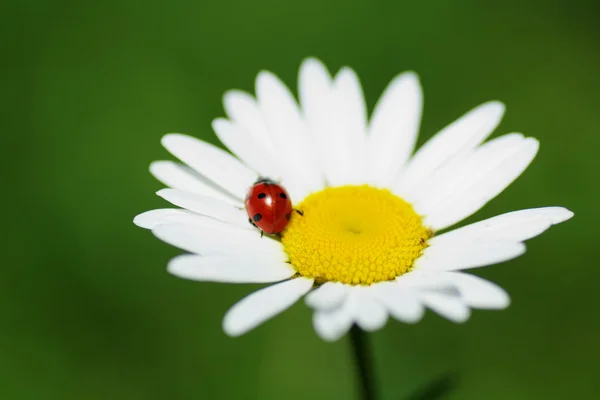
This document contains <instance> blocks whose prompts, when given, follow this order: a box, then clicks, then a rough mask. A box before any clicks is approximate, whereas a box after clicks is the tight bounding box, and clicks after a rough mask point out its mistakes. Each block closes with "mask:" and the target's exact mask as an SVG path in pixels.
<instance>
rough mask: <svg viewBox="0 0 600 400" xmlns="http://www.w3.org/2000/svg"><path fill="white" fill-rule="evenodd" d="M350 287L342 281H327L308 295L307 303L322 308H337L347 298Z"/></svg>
mask: <svg viewBox="0 0 600 400" xmlns="http://www.w3.org/2000/svg"><path fill="white" fill-rule="evenodd" d="M347 291H348V287H347V286H346V285H344V284H343V283H340V282H326V283H324V284H323V285H321V286H320V287H319V288H317V289H315V290H313V291H312V292H310V293H309V294H308V295H306V299H305V301H306V304H307V305H308V306H309V307H312V308H317V309H320V310H326V309H327V310H328V309H332V308H336V307H338V306H340V305H341V304H342V302H343V301H344V299H345V298H346V293H347Z"/></svg>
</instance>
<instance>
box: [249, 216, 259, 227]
mask: <svg viewBox="0 0 600 400" xmlns="http://www.w3.org/2000/svg"><path fill="white" fill-rule="evenodd" d="M248 222H250V225H252V226H253V227H255V228H258V227H257V226H256V224H255V223H254V222H252V218H248Z"/></svg>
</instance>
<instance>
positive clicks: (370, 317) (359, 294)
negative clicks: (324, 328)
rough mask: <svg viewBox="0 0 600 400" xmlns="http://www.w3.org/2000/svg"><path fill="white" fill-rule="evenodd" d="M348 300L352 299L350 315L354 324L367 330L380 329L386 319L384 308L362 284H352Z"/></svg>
mask: <svg viewBox="0 0 600 400" xmlns="http://www.w3.org/2000/svg"><path fill="white" fill-rule="evenodd" d="M350 289H351V290H350V292H349V293H348V297H349V299H348V301H352V302H353V303H354V304H353V305H352V315H353V317H354V321H355V322H356V324H357V325H358V326H359V327H360V328H361V329H363V330H365V331H367V332H373V331H376V330H378V329H381V328H382V327H383V326H384V325H385V323H386V322H387V319H388V314H387V311H386V309H385V308H384V307H383V306H382V305H381V304H380V303H378V302H377V301H375V299H374V298H373V297H372V295H371V293H370V291H368V290H367V288H365V287H363V286H352V287H350Z"/></svg>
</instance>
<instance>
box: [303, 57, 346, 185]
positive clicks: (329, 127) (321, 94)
mask: <svg viewBox="0 0 600 400" xmlns="http://www.w3.org/2000/svg"><path fill="white" fill-rule="evenodd" d="M298 92H299V97H300V104H301V108H302V114H303V116H304V118H305V120H306V124H307V127H308V129H309V130H310V132H311V133H312V136H313V138H314V141H315V151H316V154H317V158H318V162H319V166H320V168H321V170H322V171H323V174H324V177H325V178H326V179H327V181H328V182H333V181H335V180H336V179H337V176H338V175H339V173H340V171H341V170H342V168H341V167H340V162H341V161H340V160H338V157H339V156H342V155H343V151H342V150H340V149H339V148H338V147H336V139H337V138H338V137H340V136H341V135H343V133H342V132H341V127H340V124H339V121H338V118H337V115H336V103H335V100H336V99H335V97H334V93H333V85H332V81H331V76H330V75H329V72H328V71H327V68H326V67H325V65H323V63H322V62H321V61H319V60H317V59H314V58H308V59H306V60H305V61H304V62H303V63H302V65H301V66H300V72H299V74H298ZM337 141H338V142H339V140H337Z"/></svg>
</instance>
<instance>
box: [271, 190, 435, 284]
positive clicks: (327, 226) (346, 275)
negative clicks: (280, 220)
mask: <svg viewBox="0 0 600 400" xmlns="http://www.w3.org/2000/svg"><path fill="white" fill-rule="evenodd" d="M295 208H296V209H297V210H299V211H301V212H302V213H303V214H304V215H299V214H298V213H294V216H293V217H292V219H291V220H290V222H289V224H288V226H287V228H286V229H285V231H283V233H282V238H281V241H282V243H283V245H284V250H285V252H286V253H287V254H288V256H289V259H290V263H291V264H292V265H293V266H294V268H296V270H297V271H298V273H299V274H300V275H302V276H306V277H311V278H314V279H315V281H316V282H317V283H323V282H326V281H334V282H342V283H346V284H355V285H357V284H371V283H373V282H380V281H386V280H391V279H394V278H395V277H397V276H400V275H402V274H405V273H406V272H408V271H410V270H411V268H412V265H413V262H414V261H415V259H416V258H417V257H419V256H420V255H421V253H422V251H423V249H424V248H425V247H426V246H427V239H429V238H430V237H431V236H432V232H431V231H430V230H429V229H427V228H426V227H424V226H423V223H422V220H421V217H420V216H419V215H418V214H417V213H416V212H415V211H414V210H413V208H412V206H411V205H410V204H408V203H407V202H406V201H404V200H402V199H401V198H400V197H398V196H396V195H394V194H392V193H391V192H390V191H389V190H387V189H377V188H374V187H370V186H368V185H363V186H350V185H349V186H339V187H332V188H327V189H325V190H322V191H320V192H318V193H313V194H311V195H309V196H308V197H306V199H304V201H303V202H302V203H300V204H298V205H296V207H295Z"/></svg>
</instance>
